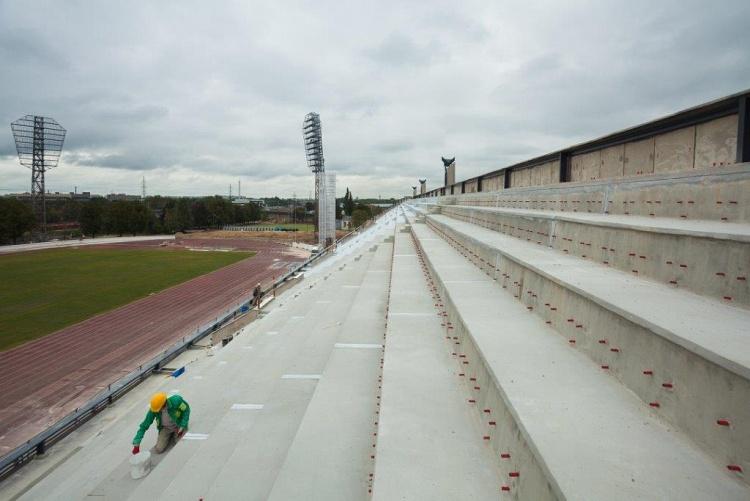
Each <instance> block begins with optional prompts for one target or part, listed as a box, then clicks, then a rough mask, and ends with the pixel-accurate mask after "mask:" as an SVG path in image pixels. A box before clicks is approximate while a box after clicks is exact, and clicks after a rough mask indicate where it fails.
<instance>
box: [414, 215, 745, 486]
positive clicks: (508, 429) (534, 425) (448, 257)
mask: <svg viewBox="0 0 750 501" xmlns="http://www.w3.org/2000/svg"><path fill="white" fill-rule="evenodd" d="M436 217H443V218H444V216H428V217H427V218H428V220H431V219H432V218H436ZM458 224H465V223H460V222H459V223H458ZM435 226H436V227H437V225H435ZM480 229H481V228H480ZM484 231H488V230H484ZM412 233H413V235H414V238H415V241H416V243H417V246H418V248H419V249H420V253H421V254H422V255H423V256H424V259H425V262H426V263H427V266H428V269H429V271H430V273H431V275H432V277H433V279H434V288H435V289H434V292H435V294H436V297H437V298H438V303H437V304H438V305H439V306H440V307H442V308H443V310H444V311H445V316H444V318H445V320H446V321H445V322H444V323H445V324H446V325H445V327H444V329H445V333H446V336H448V337H450V341H452V342H453V344H451V345H449V346H450V348H449V347H446V348H447V349H451V350H452V352H453V353H455V354H456V355H455V360H456V363H457V366H458V367H459V370H460V371H461V372H460V373H459V377H460V378H461V379H463V380H465V384H466V391H467V394H468V399H467V404H468V405H470V406H472V407H473V408H474V409H475V412H476V414H477V415H478V416H480V419H482V421H483V422H484V424H485V427H486V428H485V429H486V435H487V437H488V442H489V444H490V445H491V447H492V448H493V450H494V452H495V455H496V457H498V458H500V461H501V471H502V477H503V478H504V479H505V483H504V484H503V486H502V490H501V495H502V496H505V497H506V498H507V499H534V500H545V499H610V500H615V499H702V498H719V499H745V498H747V496H748V494H749V492H748V488H747V486H746V485H744V484H743V483H741V482H740V481H738V479H737V478H734V474H733V473H732V472H730V471H727V469H726V467H725V466H724V465H720V464H718V463H716V462H714V461H713V459H712V458H711V457H710V456H708V455H707V454H705V452H703V451H701V450H700V449H699V448H698V447H696V446H695V444H694V443H693V442H692V441H691V440H689V439H688V438H687V437H686V436H685V435H683V434H681V433H679V432H676V431H675V430H674V429H673V428H672V427H670V426H668V425H666V424H665V423H663V422H662V420H661V419H660V418H659V416H658V415H657V414H656V413H654V412H650V408H649V407H647V406H644V405H643V404H642V402H641V401H640V400H639V399H638V398H637V397H636V396H635V395H634V394H633V393H632V392H630V391H629V390H628V389H627V388H625V387H624V386H623V385H621V384H619V382H618V381H617V380H616V379H615V378H612V377H608V376H607V375H606V374H605V373H604V372H603V370H602V369H601V367H600V364H598V363H593V362H592V361H591V360H590V359H589V358H588V357H586V356H585V355H584V354H583V352H582V351H581V350H577V349H572V348H571V346H570V345H569V343H568V340H567V339H565V338H563V337H562V336H560V335H559V334H557V333H556V332H555V331H554V330H552V329H550V328H549V327H548V326H547V325H546V324H545V321H544V319H543V318H540V317H539V316H538V315H534V314H533V313H532V312H530V311H529V310H528V309H527V307H526V305H525V304H523V303H521V302H519V301H518V300H517V299H516V298H514V297H513V295H512V294H509V291H508V290H503V288H502V287H501V286H500V285H499V284H498V283H496V282H495V280H493V277H491V276H488V275H487V274H486V273H484V272H483V270H480V269H479V268H478V267H477V266H475V265H474V264H472V262H471V261H470V260H468V259H466V257H465V256H462V254H461V253H460V252H459V251H458V249H457V248H456V247H457V245H456V244H455V243H454V245H456V247H452V246H451V245H449V242H450V240H447V239H446V238H445V235H440V234H439V233H437V232H436V231H435V230H432V229H431V228H430V227H429V226H427V225H425V224H420V223H415V224H414V225H412ZM504 238H509V237H504ZM523 244H525V242H524V243H523ZM525 245H528V244H525ZM550 252H554V251H550ZM464 253H466V250H465V249H464ZM521 289H522V290H524V292H525V290H526V288H525V287H522V288H521ZM540 292H541V291H540ZM516 295H517V291H516ZM538 295H539V296H540V297H541V295H542V294H538ZM502 496H501V499H503V497H502Z"/></svg>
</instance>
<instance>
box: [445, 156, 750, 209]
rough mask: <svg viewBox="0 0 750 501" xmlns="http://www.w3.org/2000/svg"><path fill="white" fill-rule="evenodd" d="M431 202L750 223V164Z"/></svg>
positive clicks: (512, 189)
mask: <svg viewBox="0 0 750 501" xmlns="http://www.w3.org/2000/svg"><path fill="white" fill-rule="evenodd" d="M433 200H438V201H440V203H442V204H447V205H473V206H484V207H508V208H514V209H533V210H552V211H563V212H585V213H594V214H622V215H634V216H649V217H674V218H678V219H710V220H714V221H728V222H750V164H747V163H745V164H735V165H732V166H731V167H727V168H722V169H720V170H719V169H712V170H707V171H696V172H682V173H677V172H675V173H670V174H652V175H648V176H639V177H637V178H624V179H614V180H607V181H595V182H587V183H565V184H564V185H561V184H558V185H552V186H543V187H527V188H511V189H508V190H502V191H494V192H480V193H470V194H465V195H460V196H455V195H454V196H444V197H436V199H433Z"/></svg>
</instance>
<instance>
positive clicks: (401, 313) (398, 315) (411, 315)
mask: <svg viewBox="0 0 750 501" xmlns="http://www.w3.org/2000/svg"><path fill="white" fill-rule="evenodd" d="M388 316H389V317H401V316H403V317H432V316H435V314H434V313H417V312H415V313H410V312H408V311H401V312H395V313H393V312H389V313H388Z"/></svg>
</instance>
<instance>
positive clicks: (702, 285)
mask: <svg viewBox="0 0 750 501" xmlns="http://www.w3.org/2000/svg"><path fill="white" fill-rule="evenodd" d="M440 212H441V213H442V214H445V215H447V216H450V217H452V218H454V219H458V220H460V221H465V222H468V223H472V224H476V225H479V226H483V227H485V228H489V229H491V230H494V231H497V232H499V233H503V234H506V235H510V236H513V237H516V238H520V239H522V240H526V241H528V242H534V243H536V244H539V245H544V246H546V247H552V248H554V249H557V250H559V251H561V252H564V253H566V254H570V255H573V256H577V257H580V258H584V259H589V260H592V261H595V262H599V263H602V264H606V265H608V266H611V267H613V268H616V269H619V270H622V271H625V272H628V273H633V274H635V275H637V276H639V277H648V278H653V279H655V280H658V281H660V282H663V283H666V284H669V285H670V286H673V287H675V288H685V289H688V290H690V291H693V292H695V293H697V294H701V295H704V296H707V297H710V298H713V299H716V300H719V301H726V302H728V303H730V304H733V305H738V306H743V307H748V306H750V280H748V277H750V224H748V223H742V224H741V223H723V222H716V221H701V220H683V219H674V218H663V217H661V218H654V217H643V216H622V215H606V214H584V213H572V212H552V211H540V210H529V209H505V208H495V207H476V206H466V205H448V206H442V207H441V209H440Z"/></svg>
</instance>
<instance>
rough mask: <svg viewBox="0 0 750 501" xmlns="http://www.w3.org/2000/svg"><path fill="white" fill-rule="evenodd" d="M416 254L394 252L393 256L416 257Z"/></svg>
mask: <svg viewBox="0 0 750 501" xmlns="http://www.w3.org/2000/svg"><path fill="white" fill-rule="evenodd" d="M415 256H416V254H394V255H393V257H415Z"/></svg>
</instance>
